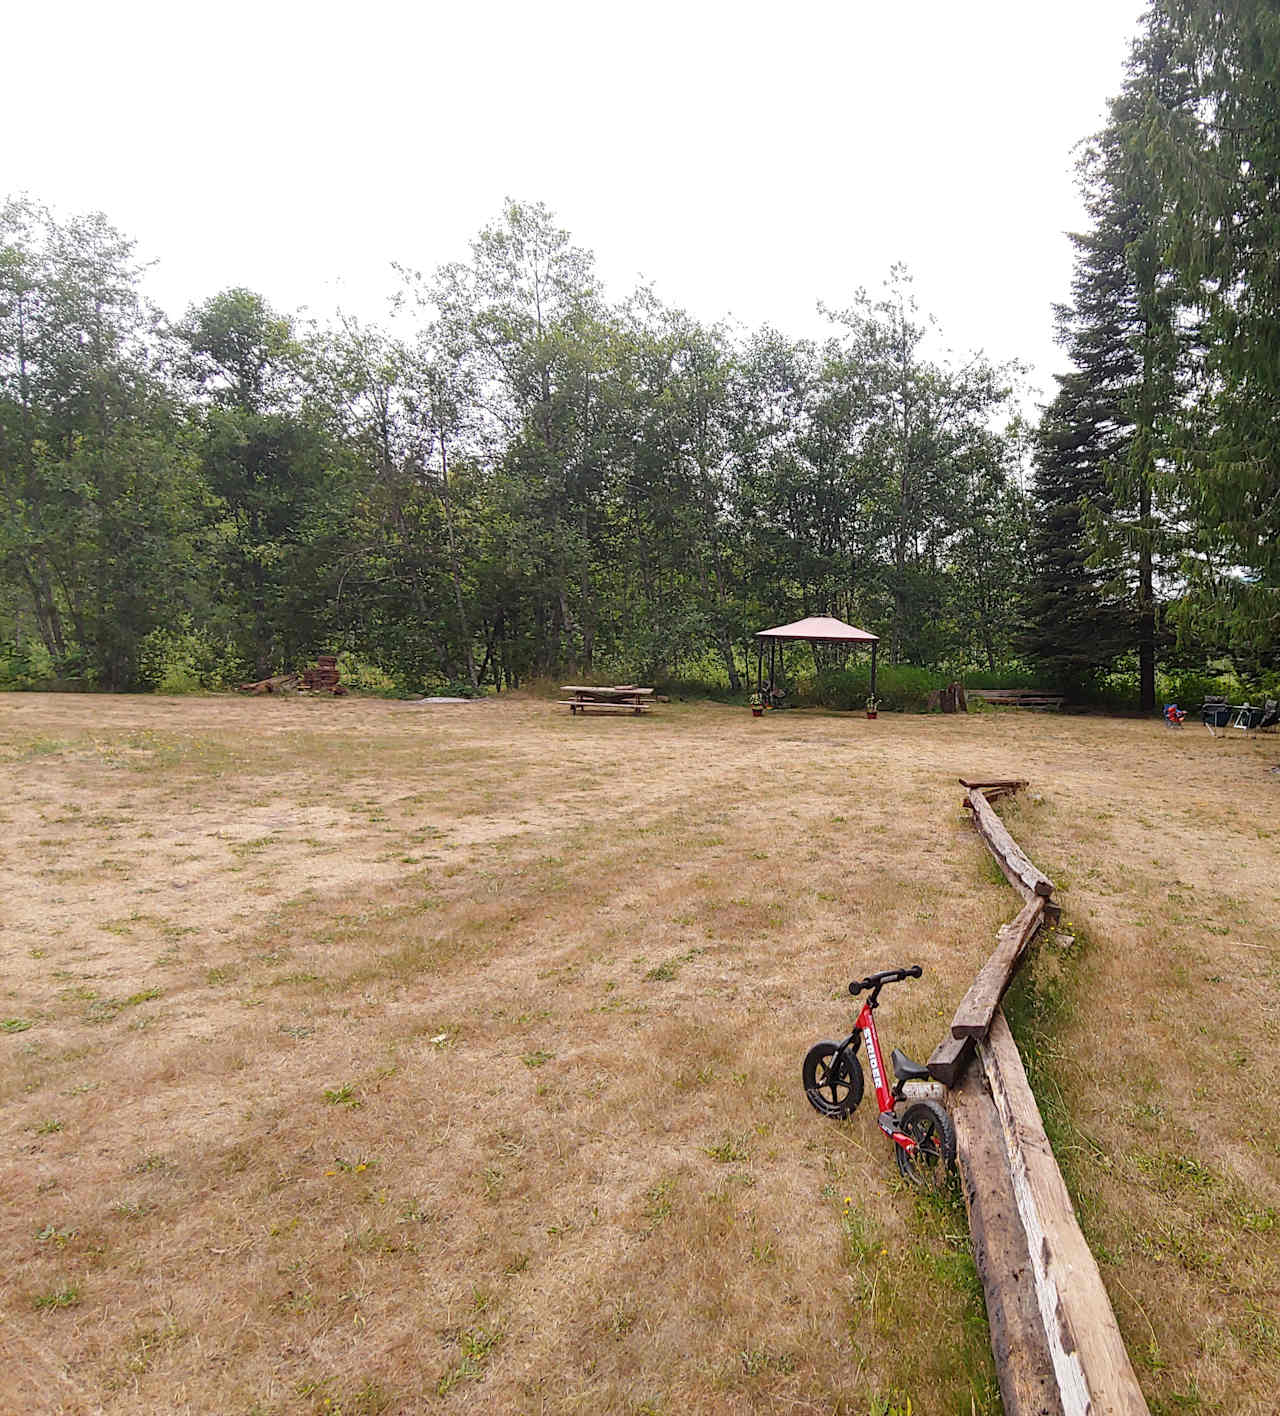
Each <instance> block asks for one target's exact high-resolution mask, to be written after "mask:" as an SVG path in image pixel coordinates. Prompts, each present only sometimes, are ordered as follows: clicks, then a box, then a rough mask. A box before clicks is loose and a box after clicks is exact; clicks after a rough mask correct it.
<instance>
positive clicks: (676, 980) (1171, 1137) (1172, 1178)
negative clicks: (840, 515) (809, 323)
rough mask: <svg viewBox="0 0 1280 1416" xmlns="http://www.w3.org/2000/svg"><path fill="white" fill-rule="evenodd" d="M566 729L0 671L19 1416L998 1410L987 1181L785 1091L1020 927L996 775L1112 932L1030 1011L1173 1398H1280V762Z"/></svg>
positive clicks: (945, 721) (1143, 1348)
mask: <svg viewBox="0 0 1280 1416" xmlns="http://www.w3.org/2000/svg"><path fill="white" fill-rule="evenodd" d="M562 713H563V710H557V709H556V708H554V707H552V706H550V705H549V704H547V703H544V702H539V701H533V700H520V699H516V700H511V701H506V702H501V703H494V702H491V703H484V704H479V705H472V706H467V707H458V708H451V707H436V708H432V707H425V706H416V705H412V706H409V705H398V704H390V703H384V702H361V701H356V700H346V701H325V702H318V701H311V702H304V701H297V700H295V701H281V702H275V701H272V702H266V703H264V702H260V701H242V700H238V699H194V700H164V699H155V698H129V699H123V698H122V699H116V698H103V697H96V698H72V697H47V696H38V695H9V696H6V697H5V698H3V699H0V760H2V761H3V762H4V764H5V768H6V772H7V775H8V780H9V782H10V783H11V787H10V790H9V792H8V793H7V794H6V798H5V800H4V802H3V803H0V818H3V819H0V825H2V826H3V828H4V830H3V837H2V842H0V897H2V899H3V906H2V908H3V911H4V917H3V920H2V921H0V922H2V923H3V927H4V944H3V957H4V967H5V975H4V984H3V988H4V990H5V997H4V999H3V1002H2V1004H0V1014H3V1018H4V1019H5V1020H7V1023H6V1026H5V1028H4V1030H3V1031H0V1099H2V1100H3V1102H4V1112H3V1121H2V1122H0V1124H2V1126H3V1137H4V1141H5V1146H4V1157H5V1158H4V1160H3V1162H2V1163H0V1164H2V1166H3V1169H2V1171H0V1173H3V1177H4V1179H3V1183H4V1193H5V1195H6V1197H7V1204H6V1207H5V1210H4V1214H3V1218H0V1254H2V1255H3V1261H4V1262H3V1270H2V1276H0V1373H2V1374H3V1375H0V1408H3V1409H6V1410H9V1409H12V1410H22V1411H58V1412H67V1413H73V1412H76V1413H78V1412H90V1411H96V1410H107V1411H111V1412H113V1413H114V1412H121V1413H123V1412H144V1411H145V1412H153V1411H157V1410H165V1411H170V1410H172V1411H192V1412H197V1411H198V1412H244V1413H249V1412H259V1413H286V1412H288V1413H292V1412H307V1413H310V1412H316V1413H321V1412H329V1413H333V1412H337V1411H341V1412H345V1413H348V1416H350V1414H351V1413H356V1412H417V1411H436V1410H439V1411H448V1410H463V1409H465V1410H468V1411H472V1410H475V1411H495V1412H498V1411H501V1412H505V1411H544V1412H587V1411H590V1412H595V1411H619V1412H635V1413H639V1412H643V1411H650V1412H670V1411H689V1412H722V1411H724V1412H732V1411H743V1412H747V1411H760V1410H778V1411H782V1410H786V1411H794V1412H804V1411H813V1412H834V1411H844V1412H848V1413H863V1412H868V1411H875V1410H885V1409H889V1408H890V1406H891V1404H892V1403H893V1402H895V1401H897V1402H899V1403H901V1402H904V1401H905V1398H906V1397H907V1396H910V1397H911V1400H912V1402H913V1405H914V1409H916V1410H919V1411H922V1412H926V1411H927V1412H957V1413H964V1416H969V1413H971V1412H973V1411H977V1412H983V1411H988V1412H992V1411H995V1410H997V1409H998V1401H997V1398H996V1396H995V1392H994V1383H993V1376H992V1371H991V1363H990V1358H989V1354H988V1351H987V1338H986V1330H985V1324H984V1318H983V1313H982V1305H981V1296H980V1293H979V1291H978V1289H977V1286H976V1281H975V1279H974V1276H973V1269H972V1264H971V1261H970V1259H969V1256H968V1251H967V1241H966V1238H965V1234H964V1223H963V1215H962V1213H961V1212H959V1211H957V1210H956V1209H955V1208H954V1207H949V1206H946V1205H943V1206H941V1207H937V1206H933V1207H930V1206H927V1205H923V1204H922V1203H921V1202H920V1201H918V1200H916V1199H915V1197H913V1196H912V1195H910V1194H909V1193H907V1192H905V1191H903V1189H902V1188H901V1187H900V1185H899V1183H898V1181H897V1179H896V1170H895V1169H894V1167H893V1163H892V1157H891V1155H890V1154H889V1152H888V1150H887V1149H886V1146H885V1144H884V1142H883V1139H882V1138H881V1137H880V1136H879V1135H878V1133H877V1132H876V1130H875V1127H874V1125H873V1122H872V1119H871V1117H870V1116H869V1114H863V1113H859V1115H858V1116H856V1117H855V1118H854V1119H853V1120H852V1121H851V1122H850V1123H848V1124H847V1125H844V1126H837V1125H833V1124H831V1123H828V1122H825V1121H823V1120H822V1119H821V1118H819V1117H818V1116H816V1114H814V1113H813V1112H812V1111H811V1110H810V1108H809V1107H808V1106H807V1104H806V1103H805V1101H804V1098H803V1095H802V1093H801V1091H800V1087H799V1063H800V1059H801V1057H802V1056H803V1054H804V1050H805V1048H806V1047H807V1046H808V1045H809V1043H811V1042H813V1041H815V1040H816V1039H817V1038H819V1037H822V1036H829V1035H833V1034H837V1035H838V1034H840V1032H841V1030H842V1029H843V1028H845V1027H846V1026H847V1020H848V1017H849V1013H850V1009H849V1006H848V999H847V997H846V996H844V995H843V990H844V985H845V983H846V982H847V980H848V979H849V978H850V977H853V976H854V975H856V974H859V973H863V972H866V971H868V970H870V969H872V968H880V967H887V966H889V965H892V964H899V963H911V962H920V963H922V964H924V966H925V970H926V972H925V976H924V978H923V979H922V980H920V982H919V983H916V984H914V985H910V986H906V985H904V986H902V987H901V988H899V989H897V990H893V991H891V992H890V993H888V994H886V997H885V1003H884V1008H883V1011H882V1013H881V1025H882V1028H883V1031H884V1035H885V1038H886V1042H888V1043H890V1044H893V1043H896V1044H899V1045H901V1046H903V1047H904V1048H905V1049H906V1050H907V1051H909V1052H912V1053H914V1054H915V1055H917V1056H923V1055H925V1054H927V1053H928V1051H929V1050H930V1049H931V1047H932V1045H933V1044H934V1043H935V1042H936V1041H937V1039H938V1037H939V1036H940V1034H941V1032H942V1030H943V1028H944V1027H945V1023H946V1020H947V1019H948V1018H949V1017H950V1012H951V1010H952V1009H953V1007H954V1004H955V1002H956V1000H957V999H958V997H959V996H960V994H961V993H962V992H963V990H964V988H965V987H966V986H967V984H968V982H969V980H970V979H971V977H972V975H973V972H974V970H975V969H976V967H977V966H978V964H979V963H980V962H981V960H982V959H983V958H985V956H986V954H987V953H988V952H989V950H990V947H991V943H992V939H993V935H994V930H995V928H996V927H997V926H998V924H999V923H1001V922H1002V921H1003V920H1004V919H1006V918H1008V917H1009V916H1010V915H1011V913H1012V912H1013V908H1014V906H1015V903H1016V902H1015V901H1014V898H1013V896H1012V894H1011V892H1010V891H1009V890H1008V887H1007V886H1006V885H1005V884H1004V883H1003V881H1002V880H1001V879H1000V878H999V877H998V876H996V875H994V873H993V871H992V870H991V868H990V867H989V866H988V864H987V862H986V860H985V857H984V854H983V852H982V849H981V847H980V845H979V844H978V842H977V840H976V838H975V837H974V835H973V833H972V831H971V830H970V829H969V827H968V826H967V824H966V821H965V819H964V814H963V813H962V812H961V810H960V809H959V800H960V791H959V789H958V787H957V785H956V782H955V778H956V776H957V775H959V774H961V773H963V774H966V775H968V774H969V773H971V772H972V773H979V774H992V775H1012V774H1017V775H1023V776H1026V777H1028V778H1030V779H1031V781H1032V784H1033V789H1032V793H1031V794H1029V795H1028V796H1027V797H1026V798H1025V799H1024V800H1023V801H1021V802H1020V803H1018V804H1009V805H1008V806H1005V807H1003V809H1004V810H1005V811H1006V814H1007V815H1008V817H1009V819H1010V824H1011V826H1012V828H1013V830H1014V834H1015V836H1016V837H1017V838H1018V839H1019V841H1020V842H1021V843H1022V844H1023V845H1024V846H1025V847H1026V849H1027V850H1028V852H1029V854H1030V855H1031V856H1032V858H1033V859H1034V860H1036V862H1037V864H1039V865H1041V866H1042V867H1043V868H1044V869H1045V870H1046V871H1047V873H1049V874H1050V875H1051V876H1053V877H1054V878H1055V879H1056V880H1057V881H1058V883H1059V885H1060V894H1061V897H1062V899H1063V902H1064V904H1065V906H1066V910H1067V916H1068V918H1070V919H1072V920H1073V921H1074V922H1075V925H1076V931H1075V932H1076V934H1077V937H1078V939H1079V941H1080V942H1079V943H1078V944H1077V946H1076V948H1075V951H1073V952H1071V953H1068V954H1066V955H1061V956H1060V955H1059V953H1058V952H1057V951H1056V950H1054V949H1052V948H1046V949H1044V950H1042V951H1041V955H1040V958H1039V960H1038V961H1037V963H1036V966H1035V971H1034V972H1033V973H1032V974H1030V975H1029V976H1028V978H1027V980H1026V982H1025V984H1024V985H1022V994H1021V996H1020V998H1019V999H1018V1000H1017V1011H1016V1013H1015V1018H1016V1021H1017V1023H1018V1027H1019V1032H1020V1036H1021V1037H1023V1038H1024V1039H1025V1045H1026V1047H1027V1049H1028V1052H1029V1055H1030V1056H1031V1058H1032V1063H1033V1070H1034V1073H1035V1080H1036V1084H1037V1086H1038V1087H1039V1088H1040V1090H1041V1096H1042V1100H1043V1102H1044V1104H1045V1109H1046V1112H1047V1115H1048V1119H1049V1122H1050V1125H1051V1126H1052V1127H1053V1128H1054V1134H1055V1140H1057V1141H1058V1143H1059V1150H1060V1155H1061V1157H1062V1159H1063V1163H1064V1167H1065V1168H1066V1169H1067V1171H1068V1174H1069V1178H1070V1180H1071V1182H1072V1184H1073V1186H1074V1187H1075V1191H1076V1194H1077V1197H1078V1199H1079V1203H1080V1207H1081V1211H1082V1218H1083V1220H1084V1223H1085V1226H1086V1231H1087V1233H1088V1234H1089V1237H1090V1239H1091V1241H1092V1242H1093V1243H1094V1245H1095V1248H1096V1250H1097V1252H1098V1254H1099V1258H1100V1262H1101V1264H1102V1267H1103V1274H1104V1278H1105V1279H1106V1281H1107V1284H1108V1287H1109V1289H1110V1291H1111V1293H1112V1296H1113V1298H1114V1300H1115V1303H1116V1307H1117V1310H1118V1312H1119V1316H1120V1319H1121V1324H1122V1327H1123V1328H1124V1331H1125V1335H1126V1338H1127V1340H1128V1341H1129V1345H1130V1350H1131V1352H1132V1353H1133V1355H1134V1360H1135V1364H1136V1366H1137V1368H1138V1370H1139V1375H1140V1377H1141V1380H1142V1382H1143V1384H1144V1388H1145V1389H1146V1390H1147V1392H1148V1395H1149V1398H1150V1399H1151V1402H1152V1406H1153V1409H1154V1410H1157V1411H1158V1410H1167V1411H1175V1410H1177V1411H1183V1410H1197V1409H1199V1410H1206V1411H1209V1410H1223V1411H1233V1412H1235V1411H1242V1412H1257V1413H1262V1412H1264V1411H1269V1410H1270V1409H1271V1400H1272V1393H1273V1392H1274V1390H1275V1388H1276V1385H1277V1379H1278V1378H1280V1356H1278V1353H1277V1333H1276V1325H1275V1320H1274V1313H1275V1311H1276V1310H1277V1306H1278V1303H1277V1264H1276V1259H1275V1254H1276V1251H1277V1246H1276V1244H1275V1242H1274V1240H1275V1230H1274V1225H1275V1216H1276V1211H1277V1207H1280V1196H1278V1194H1277V1171H1278V1169H1280V1132H1278V1131H1277V1123H1276V1122H1275V1120H1274V1118H1272V1116H1271V1114H1270V1112H1269V1111H1268V1109H1267V1105H1266V1088H1265V1084H1264V1085H1262V1086H1259V1079H1263V1080H1264V1083H1265V1079H1266V1078H1273V1077H1274V1076H1275V1075H1277V1070H1278V1069H1277V1060H1278V1059H1280V1045H1278V1039H1277V1004H1276V997H1277V994H1276V978H1277V972H1276V970H1277V964H1276V959H1277V944H1278V942H1280V941H1278V939H1277V931H1276V926H1275V924H1274V920H1275V917H1276V905H1277V904H1280V868H1278V866H1277V856H1278V855H1280V852H1278V851H1277V845H1278V844H1280V817H1278V816H1277V807H1278V806H1280V787H1277V784H1276V783H1277V779H1276V778H1274V777H1269V776H1267V774H1266V773H1265V772H1264V771H1263V767H1264V766H1265V765H1267V764H1269V763H1270V761H1272V760H1273V759H1274V758H1275V756H1276V755H1277V753H1276V749H1275V745H1274V744H1271V743H1268V742H1267V741H1266V740H1265V739H1264V740H1263V741H1261V742H1252V743H1250V742H1232V741H1227V742H1212V741H1210V740H1208V739H1207V738H1206V737H1205V736H1203V735H1197V734H1195V733H1193V732H1191V731H1190V730H1187V731H1184V733H1182V734H1180V735H1175V734H1172V733H1168V732H1166V731H1164V730H1162V729H1160V728H1159V727H1158V726H1157V725H1153V724H1147V723H1137V722H1125V721H1104V720H1094V719H1090V720H1078V719H1070V718H1058V717H1056V716H1048V715H1017V714H1012V713H989V714H984V715H980V716H978V715H975V716H973V717H970V718H964V719H956V718H940V717H930V718H909V717H899V716H896V715H890V716H886V717H882V718H880V719H879V720H878V721H877V722H875V723H869V722H867V721H866V720H865V719H860V718H856V717H838V716H829V715H824V714H818V713H813V714H810V713H790V714H776V715H769V716H766V717H765V718H764V719H761V720H758V721H757V720H753V719H751V718H750V717H749V715H747V714H746V713H745V712H744V711H743V710H736V711H735V710H731V709H725V708H716V707H710V706H705V707H704V706H685V705H678V704H677V705H670V706H664V707H663V709H662V711H661V712H660V713H656V714H654V715H653V716H651V717H647V718H644V719H638V720H632V719H620V720H615V719H612V718H600V717H596V718H588V719H584V720H578V719H571V718H570V717H569V716H568V715H567V714H565V715H564V716H561V714H562ZM10 1023H11V1024H12V1026H9V1025H8V1024H10ZM1245 1086H1252V1088H1253V1089H1254V1090H1255V1091H1257V1092H1258V1098H1257V1099H1256V1100H1254V1101H1253V1103H1252V1104H1251V1105H1249V1106H1247V1107H1245V1106H1243V1105H1241V1104H1240V1103H1238V1102H1235V1101H1234V1098H1235V1097H1236V1096H1237V1095H1238V1094H1239V1093H1240V1092H1242V1091H1243V1090H1244V1087H1245ZM1228 1097H1231V1098H1232V1099H1233V1104H1224V1102H1225V1099H1226V1098H1228ZM846 1199H848V1200H849V1201H850V1203H848V1204H846ZM1171 1300H1172V1301H1171ZM1197 1403H1198V1405H1197Z"/></svg>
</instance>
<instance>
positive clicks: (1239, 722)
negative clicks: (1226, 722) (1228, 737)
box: [1231, 703, 1262, 737]
mask: <svg viewBox="0 0 1280 1416" xmlns="http://www.w3.org/2000/svg"><path fill="white" fill-rule="evenodd" d="M1231 726H1232V727H1233V728H1239V729H1240V731H1241V732H1242V733H1244V735H1245V737H1248V736H1249V734H1250V733H1252V732H1256V731H1257V730H1258V728H1260V727H1261V726H1262V709H1261V708H1254V707H1252V706H1251V705H1250V704H1248V703H1242V704H1241V705H1240V706H1239V708H1237V709H1236V710H1235V717H1233V718H1232V719H1231Z"/></svg>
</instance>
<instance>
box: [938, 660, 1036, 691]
mask: <svg viewBox="0 0 1280 1416" xmlns="http://www.w3.org/2000/svg"><path fill="white" fill-rule="evenodd" d="M951 677H952V678H955V679H959V680H960V682H961V683H962V684H964V686H965V687H966V688H1043V689H1046V690H1048V689H1051V688H1053V687H1054V685H1053V683H1052V676H1051V675H1049V674H1046V673H1044V672H1043V670H1040V669H1033V668H1028V667H1027V666H1026V665H1024V664H1005V665H1003V666H1002V667H997V668H995V669H965V670H964V671H963V672H961V671H959V670H957V672H956V673H955V674H953V675H952V676H951ZM948 682H950V679H949V680H948Z"/></svg>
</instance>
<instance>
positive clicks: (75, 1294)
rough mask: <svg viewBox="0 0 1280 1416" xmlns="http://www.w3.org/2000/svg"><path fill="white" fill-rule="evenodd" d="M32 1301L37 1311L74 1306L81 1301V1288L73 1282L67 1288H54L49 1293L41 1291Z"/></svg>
mask: <svg viewBox="0 0 1280 1416" xmlns="http://www.w3.org/2000/svg"><path fill="white" fill-rule="evenodd" d="M31 1302H32V1306H33V1307H34V1308H35V1310H36V1311H37V1312H42V1311H43V1312H50V1311H52V1310H53V1309H55V1308H74V1307H75V1306H76V1305H77V1304H78V1303H79V1302H80V1290H79V1288H78V1287H76V1285H75V1284H73V1283H72V1284H68V1285H67V1286H66V1287H65V1288H54V1289H51V1290H50V1291H49V1292H48V1293H41V1294H40V1295H39V1296H38V1297H36V1298H33V1299H32V1300H31Z"/></svg>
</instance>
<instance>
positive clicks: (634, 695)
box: [557, 683, 653, 716]
mask: <svg viewBox="0 0 1280 1416" xmlns="http://www.w3.org/2000/svg"><path fill="white" fill-rule="evenodd" d="M560 692H561V693H569V694H572V695H573V696H572V697H571V698H561V699H558V700H557V702H558V703H559V704H560V706H561V707H562V708H568V710H569V712H570V714H571V715H573V716H576V715H577V714H579V713H633V714H637V715H638V714H641V713H648V712H650V711H651V709H652V707H653V705H652V704H651V703H650V702H649V699H650V698H651V697H652V696H653V689H651V688H638V687H637V686H636V685H635V684H633V683H623V684H617V685H615V686H614V687H612V688H604V687H598V686H596V685H593V684H578V683H564V684H561V685H560Z"/></svg>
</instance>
